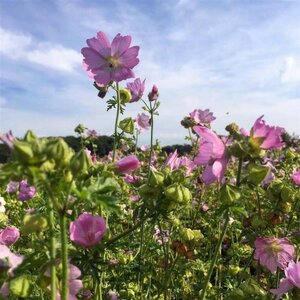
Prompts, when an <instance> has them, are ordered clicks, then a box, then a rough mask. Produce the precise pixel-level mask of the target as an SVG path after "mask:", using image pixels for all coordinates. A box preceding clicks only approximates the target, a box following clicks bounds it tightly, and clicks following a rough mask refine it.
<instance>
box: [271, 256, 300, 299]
mask: <svg viewBox="0 0 300 300" xmlns="http://www.w3.org/2000/svg"><path fill="white" fill-rule="evenodd" d="M284 274H285V278H282V279H281V280H280V283H279V288H278V289H271V290H270V292H271V293H272V294H274V295H276V296H277V297H276V300H279V299H280V298H281V297H282V296H283V295H284V294H285V293H287V292H288V291H289V290H291V289H292V288H293V287H297V288H298V289H300V262H297V263H295V262H294V261H291V262H290V263H289V265H288V267H287V268H285V269H284Z"/></svg>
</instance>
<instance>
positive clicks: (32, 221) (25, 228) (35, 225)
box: [21, 214, 48, 234]
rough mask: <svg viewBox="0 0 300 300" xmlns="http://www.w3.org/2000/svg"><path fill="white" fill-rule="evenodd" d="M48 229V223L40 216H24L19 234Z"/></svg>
mask: <svg viewBox="0 0 300 300" xmlns="http://www.w3.org/2000/svg"><path fill="white" fill-rule="evenodd" d="M47 228H48V221H47V219H46V218H45V217H44V216H42V215H37V214H36V215H25V217H24V219H23V225H22V227H21V232H22V233H25V234H29V233H33V232H41V231H44V230H46V229H47Z"/></svg>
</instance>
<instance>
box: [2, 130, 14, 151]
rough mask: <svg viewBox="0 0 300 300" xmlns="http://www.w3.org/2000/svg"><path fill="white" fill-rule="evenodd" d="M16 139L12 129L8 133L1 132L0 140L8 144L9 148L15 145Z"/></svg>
mask: <svg viewBox="0 0 300 300" xmlns="http://www.w3.org/2000/svg"><path fill="white" fill-rule="evenodd" d="M15 139H16V138H15V137H14V135H13V133H12V131H11V130H10V131H9V132H7V133H3V134H0V141H2V142H3V143H4V144H6V145H7V146H8V147H9V148H12V147H13V144H14V141H15Z"/></svg>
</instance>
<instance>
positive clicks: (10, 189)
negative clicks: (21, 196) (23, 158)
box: [6, 181, 20, 193]
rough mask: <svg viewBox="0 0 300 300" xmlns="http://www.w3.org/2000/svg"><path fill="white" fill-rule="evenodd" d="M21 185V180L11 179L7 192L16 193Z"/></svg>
mask: <svg viewBox="0 0 300 300" xmlns="http://www.w3.org/2000/svg"><path fill="white" fill-rule="evenodd" d="M19 186H20V182H19V181H11V182H9V183H8V185H7V186H6V192H8V193H15V192H16V191H17V190H18V189H19Z"/></svg>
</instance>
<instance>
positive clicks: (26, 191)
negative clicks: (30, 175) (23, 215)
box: [18, 180, 36, 201]
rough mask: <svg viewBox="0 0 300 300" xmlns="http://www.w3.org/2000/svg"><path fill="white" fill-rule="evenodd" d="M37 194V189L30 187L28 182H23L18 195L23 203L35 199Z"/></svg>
mask: <svg viewBox="0 0 300 300" xmlns="http://www.w3.org/2000/svg"><path fill="white" fill-rule="evenodd" d="M35 194H36V188H35V187H34V186H30V185H29V184H28V183H27V180H22V181H21V182H20V191H19V194H18V199H19V200H21V201H27V200H29V199H31V198H33V197H34V196H35Z"/></svg>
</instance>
